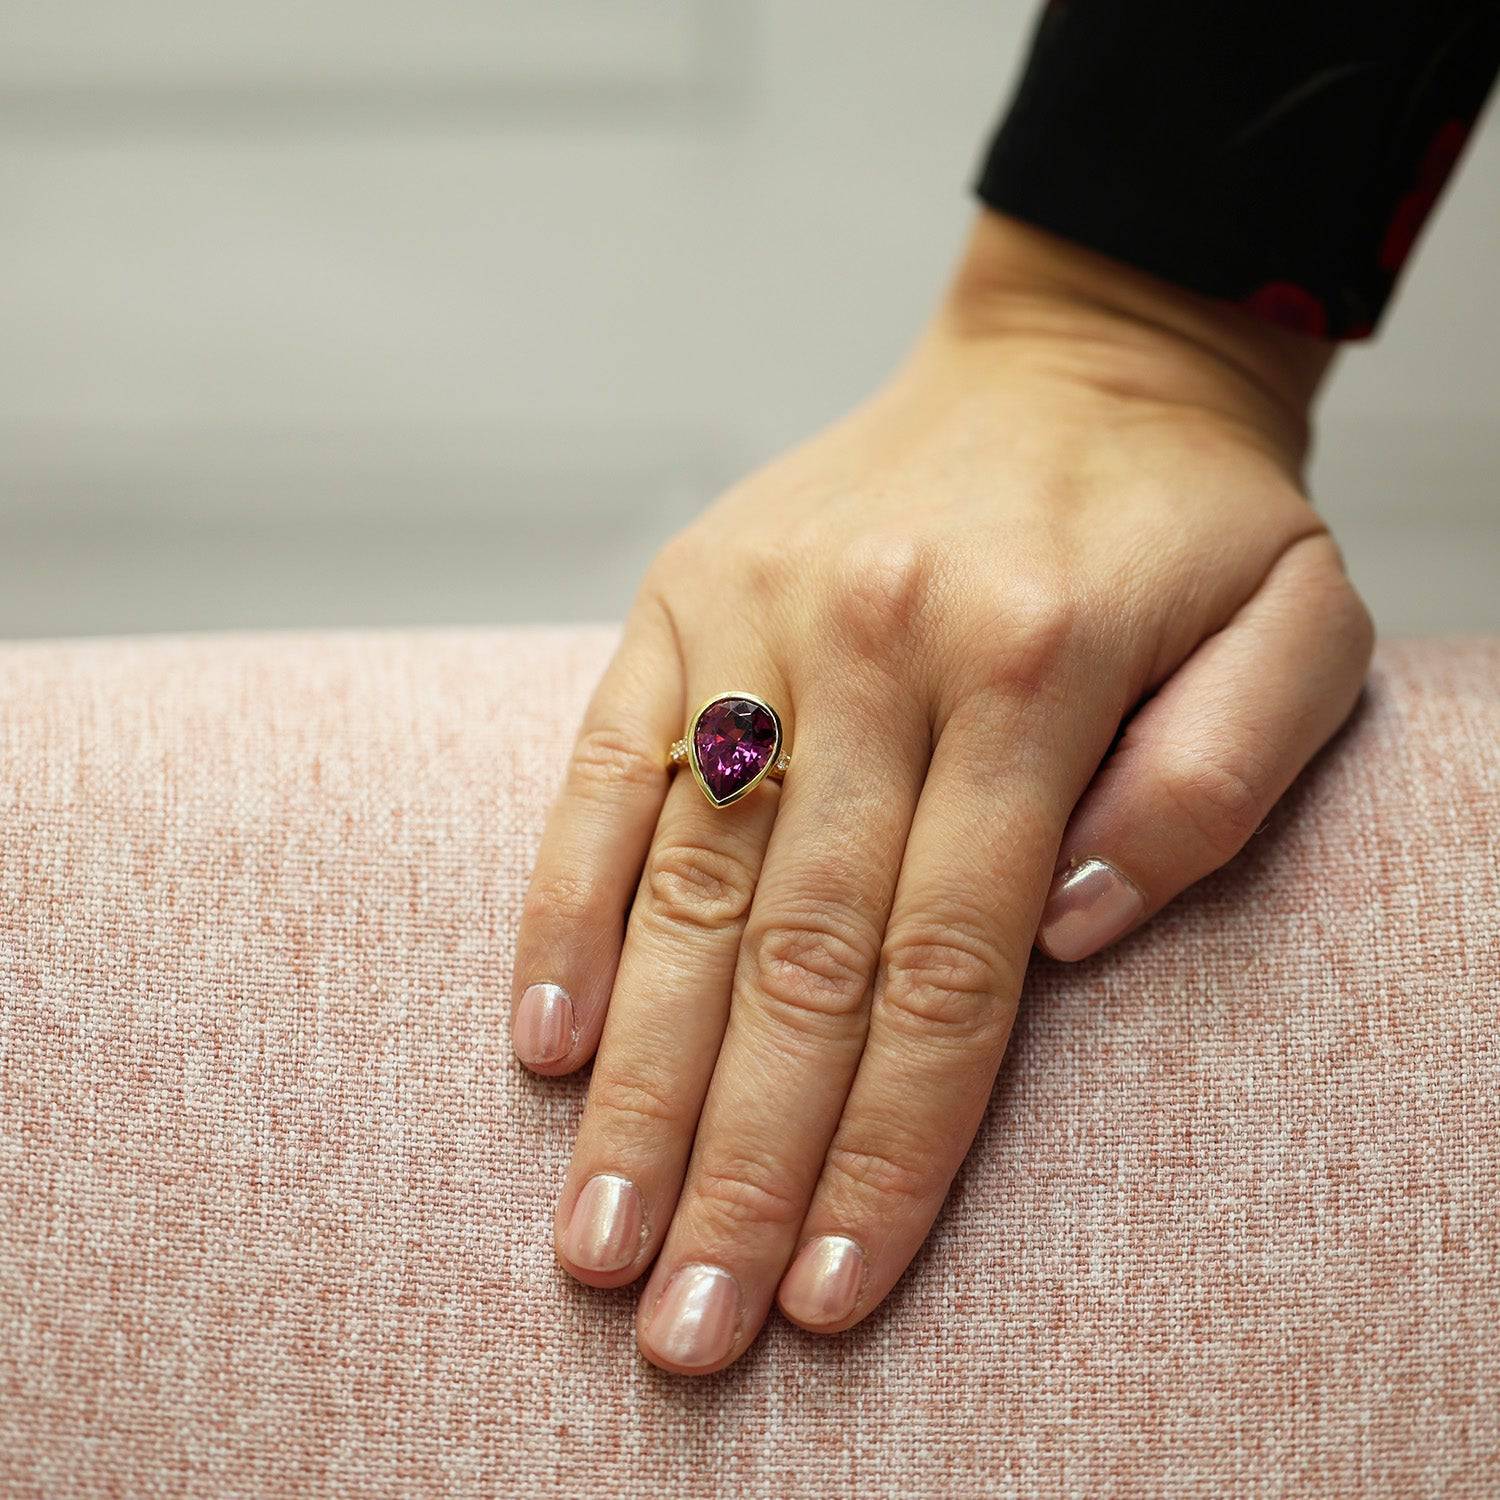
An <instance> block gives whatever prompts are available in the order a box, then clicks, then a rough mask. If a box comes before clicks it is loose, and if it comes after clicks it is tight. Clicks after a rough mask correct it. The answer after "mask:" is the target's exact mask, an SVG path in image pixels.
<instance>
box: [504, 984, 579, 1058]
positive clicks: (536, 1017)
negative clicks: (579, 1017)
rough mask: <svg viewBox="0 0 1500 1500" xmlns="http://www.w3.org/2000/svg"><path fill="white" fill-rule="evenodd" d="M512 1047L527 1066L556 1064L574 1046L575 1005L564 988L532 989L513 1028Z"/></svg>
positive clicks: (544, 986)
mask: <svg viewBox="0 0 1500 1500" xmlns="http://www.w3.org/2000/svg"><path fill="white" fill-rule="evenodd" d="M510 1044H511V1046H512V1047H514V1048H515V1050H516V1056H517V1057H519V1058H520V1059H521V1061H522V1062H523V1063H528V1064H530V1065H531V1066H533V1067H534V1066H536V1065H537V1064H538V1063H555V1062H557V1061H558V1060H559V1059H560V1058H564V1057H566V1056H567V1055H568V1052H569V1050H570V1049H571V1048H572V1046H573V1002H572V1001H571V1000H570V999H568V992H567V991H566V990H565V989H564V988H563V987H562V986H561V985H560V984H533V985H528V986H527V988H526V993H525V994H524V995H522V996H521V1003H520V1004H519V1005H518V1006H516V1015H515V1019H514V1020H513V1021H512V1022H511V1025H510Z"/></svg>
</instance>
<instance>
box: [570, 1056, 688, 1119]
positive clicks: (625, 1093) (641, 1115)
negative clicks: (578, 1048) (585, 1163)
mask: <svg viewBox="0 0 1500 1500" xmlns="http://www.w3.org/2000/svg"><path fill="white" fill-rule="evenodd" d="M588 1107H589V1109H591V1110H599V1111H601V1112H602V1113H603V1114H604V1115H605V1116H607V1117H608V1118H609V1119H611V1120H613V1121H618V1122H621V1123H624V1124H627V1125H632V1126H641V1125H646V1126H650V1127H656V1126H661V1125H669V1126H673V1127H676V1128H679V1129H684V1130H686V1129H691V1128H692V1125H693V1123H694V1120H695V1119H696V1111H695V1110H690V1108H689V1102H688V1101H687V1100H686V1099H683V1098H676V1097H674V1096H673V1095H672V1094H671V1093H670V1092H669V1091H668V1090H667V1089H666V1088H664V1087H663V1086H662V1085H661V1084H659V1083H656V1082H654V1081H652V1080H649V1079H646V1078H643V1077H639V1076H637V1077H628V1076H626V1075H625V1074H622V1073H614V1072H608V1071H602V1070H600V1069H597V1068H596V1069H595V1071H594V1076H593V1078H592V1079H591V1080H590V1082H589V1097H588Z"/></svg>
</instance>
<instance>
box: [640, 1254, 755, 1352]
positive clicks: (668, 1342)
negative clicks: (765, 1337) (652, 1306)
mask: <svg viewBox="0 0 1500 1500" xmlns="http://www.w3.org/2000/svg"><path fill="white" fill-rule="evenodd" d="M739 1316H740V1289H739V1286H738V1285H737V1284H736V1282H735V1279H734V1277H733V1276H731V1275H730V1274H729V1272H728V1271H726V1270H724V1269H723V1268H722V1267H720V1266H702V1265H692V1266H683V1267H682V1268H681V1270H679V1271H678V1272H677V1273H676V1274H675V1275H674V1276H673V1277H672V1279H671V1280H670V1281H669V1282H668V1283H667V1289H666V1291H664V1292H663V1293H662V1297H661V1301H660V1302H658V1303H657V1304H656V1311H655V1312H654V1313H652V1315H651V1321H650V1322H649V1323H648V1324H647V1325H646V1342H647V1343H648V1344H650V1345H651V1347H652V1349H653V1350H654V1351H655V1352H656V1353H657V1354H659V1355H661V1356H662V1358H663V1359H669V1360H671V1361H672V1363H673V1364H674V1365H685V1366H686V1367H687V1368H688V1369H697V1368H699V1367H701V1366H703V1365H711V1364H715V1363H716V1362H717V1361H719V1360H721V1359H723V1358H724V1356H725V1355H726V1354H728V1353H729V1350H730V1347H731V1345H732V1344H733V1343H734V1330H735V1325H736V1324H737V1323H738V1322H739Z"/></svg>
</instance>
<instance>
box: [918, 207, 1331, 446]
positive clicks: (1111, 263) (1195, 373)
mask: <svg viewBox="0 0 1500 1500" xmlns="http://www.w3.org/2000/svg"><path fill="white" fill-rule="evenodd" d="M932 334H933V336H935V337H937V338H940V339H945V340H948V339H951V340H957V341H959V342H962V343H964V344H971V345H972V344H978V345H980V346H984V345H986V344H987V343H989V342H990V341H999V342H1002V343H1006V344H1008V345H1009V346H1011V347H1013V348H1024V349H1028V350H1030V351H1032V352H1040V351H1042V350H1045V351H1046V357H1047V360H1048V363H1049V365H1050V366H1051V367H1052V368H1053V369H1057V368H1059V364H1061V367H1062V368H1064V369H1065V370H1066V371H1067V373H1069V374H1070V375H1076V376H1078V377H1079V378H1081V379H1083V380H1084V381H1085V382H1086V383H1092V384H1095V385H1099V386H1102V387H1107V388H1108V389H1109V390H1110V391H1111V392H1112V393H1114V394H1123V395H1127V396H1131V397H1136V398H1141V399H1145V400H1150V401H1155V402H1163V403H1168V404H1181V405H1185V406H1192V407H1195V408H1198V409H1201V410H1207V411H1212V412H1216V413H1217V414H1219V415H1222V416H1226V417H1229V418H1231V419H1233V420H1235V421H1237V422H1240V423H1249V424H1250V425H1251V426H1253V427H1254V428H1255V429H1256V430H1257V431H1259V432H1260V433H1261V434H1262V435H1263V436H1264V437H1266V438H1268V439H1270V440H1272V441H1273V442H1274V443H1275V444H1276V446H1277V447H1278V448H1279V449H1280V450H1282V451H1283V452H1284V453H1286V454H1287V455H1288V457H1289V458H1290V459H1291V460H1292V461H1293V462H1294V463H1300V461H1301V458H1302V456H1303V453H1304V452H1305V449H1306V447H1307V444H1308V440H1309V435H1310V421H1311V410H1312V406H1313V402H1314V400H1315V398H1316V396H1317V392H1318V389H1319V386H1320V384H1321V382H1322V380H1323V378H1324V376H1325V374H1326V373H1327V371H1328V368H1329V366H1330V365H1331V363H1332V361H1333V356H1334V354H1335V353H1336V352H1337V345H1336V344H1334V343H1331V342H1329V341H1327V340H1322V339H1315V338H1310V337H1307V336H1305V335H1302V334H1296V333H1291V332H1288V331H1287V330H1285V329H1282V328H1278V327H1276V326H1275V325H1273V324H1271V323H1268V322H1265V321H1263V320H1261V319H1258V318H1256V317H1254V316H1253V315H1251V314H1250V313H1247V312H1245V311H1243V310H1242V309H1240V308H1238V307H1236V306H1234V305H1233V304H1232V303H1228V302H1221V301H1218V300H1216V299H1214V298H1211V297H1205V296H1202V295H1200V294H1198V293H1196V292H1190V291H1186V290H1184V289H1182V288H1180V287H1176V286H1173V285H1172V284H1170V283H1168V282H1165V281H1162V280H1160V279H1159V278H1157V277H1154V276H1151V275H1148V274H1147V273H1145V272H1143V271H1138V270H1136V269H1135V268H1134V267H1132V266H1128V265H1125V264H1124V263H1122V262H1120V261H1116V260H1113V259H1111V258H1109V257H1107V256H1104V255H1100V254H1098V253H1096V252H1094V251H1092V250H1088V249H1086V248H1084V247H1083V246H1080V245H1076V244H1073V243H1072V242H1070V241H1068V240H1065V239H1062V238H1060V237H1058V236H1057V235H1053V234H1050V233H1048V232H1047V231H1045V230H1041V229H1037V228H1034V227H1033V226H1031V225H1028V224H1023V223H1021V222H1020V221H1018V220H1015V219H1010V218H1006V217H1004V216H1002V215H1000V214H996V213H994V212H993V211H991V210H988V209H986V210H983V211H982V212H981V213H980V214H979V216H978V219H977V221H976V223H975V225H974V229H973V232H972V234H971V236H970V238H969V242H968V244H967V246H966V247H965V250H964V253H963V256H962V258H961V259H960V262H959V265H958V268H957V271H956V273H955V275H954V278H953V281H952V283H951V285H950V287H949V289H948V292H947V294H946V296H945V298H944V300H943V303H942V305H941V307H940V309H939V312H938V316H937V318H936V320H935V322H934V326H933V329H932Z"/></svg>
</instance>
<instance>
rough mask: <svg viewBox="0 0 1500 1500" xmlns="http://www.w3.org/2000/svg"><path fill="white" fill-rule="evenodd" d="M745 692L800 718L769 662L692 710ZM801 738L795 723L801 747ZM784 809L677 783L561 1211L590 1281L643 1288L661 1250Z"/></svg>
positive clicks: (764, 798) (758, 790) (566, 1241)
mask: <svg viewBox="0 0 1500 1500" xmlns="http://www.w3.org/2000/svg"><path fill="white" fill-rule="evenodd" d="M742 683H743V684H753V685H754V690H755V691H756V692H757V693H758V694H760V695H761V696H764V697H765V698H766V699H767V701H769V702H771V703H772V704H773V705H775V706H776V707H777V708H778V710H782V709H784V708H786V709H789V707H790V705H788V704H787V703H786V697H785V691H784V684H782V683H781V682H780V681H779V678H778V675H777V674H776V673H774V672H773V670H772V669H771V668H770V666H769V664H768V663H767V662H766V661H765V660H764V659H757V660H754V661H739V662H728V663H721V664H719V665H718V666H715V667H714V668H712V669H711V670H707V671H704V670H700V669H692V670H691V673H690V680H689V682H688V684H687V687H688V693H687V695H686V697H687V702H688V703H689V704H691V705H693V706H694V707H696V706H697V705H698V704H700V703H702V702H703V701H704V699H705V698H706V697H707V696H708V695H709V694H710V693H715V692H722V691H724V690H725V689H726V687H732V686H733V685H735V684H742ZM791 729H792V726H791V723H790V721H789V720H788V719H787V718H786V717H785V716H783V731H784V743H785V744H787V745H788V746H790V745H791V743H792V737H791ZM665 752H666V747H665V746H663V747H662V753H663V755H664V756H665ZM780 799H781V789H780V787H779V785H778V784H777V783H776V782H774V781H772V780H771V779H770V778H769V777H766V778H765V779H763V780H762V781H761V782H760V783H759V784H758V785H757V786H756V787H755V788H754V789H753V790H752V791H751V792H750V793H749V795H748V796H745V797H743V798H741V799H740V800H739V801H737V802H733V803H731V804H729V805H727V806H724V807H715V806H712V805H711V804H710V803H709V801H708V799H707V798H706V797H705V796H704V794H703V791H702V790H701V789H700V787H699V786H698V784H697V782H696V780H695V779H694V777H693V776H692V775H691V774H689V773H688V772H686V771H683V772H681V773H680V774H678V775H677V776H675V777H674V778H673V784H672V786H671V789H670V790H669V791H668V793H667V798H666V801H665V804H664V805H663V808H662V814H661V818H660V820H659V822H658V824H657V828H656V832H655V835H654V838H653V840H652V844H651V849H650V852H649V854H648V855H647V858H646V862H645V868H644V871H643V873H642V875H641V879H640V884H639V886H638V887H637V890H636V895H635V901H634V904H633V906H632V908H631V912H630V918H629V922H628V925H627V928H626V934H625V944H624V949H623V951H622V953H621V957H620V964H619V968H618V970H617V973H616V976H615V985H614V993H613V995H612V996H611V999H610V1002H609V1011H608V1015H607V1018H606V1021H605V1027H604V1035H603V1037H602V1039H601V1041H600V1044H599V1052H598V1056H597V1058H596V1059H595V1063H594V1072H593V1077H592V1079H591V1081H590V1085H589V1095H588V1102H587V1104H586V1106H585V1109H584V1113H583V1119H582V1121H581V1122H580V1125H579V1130H578V1138H577V1141H576V1144H575V1146H574V1151H573V1159H572V1163H571V1165H570V1167H569V1170H568V1176H567V1180H566V1182H565V1184H564V1187H563V1191H562V1195H561V1197H560V1198H559V1200H558V1205H557V1213H556V1220H555V1226H554V1236H555V1242H556V1247H557V1254H558V1258H559V1260H561V1262H562V1264H563V1265H564V1267H566V1269H567V1270H568V1271H569V1272H571V1273H572V1274H573V1275H574V1276H576V1277H578V1279H579V1280H581V1281H586V1282H588V1283H589V1284H591V1285H594V1286H619V1285H622V1284H624V1283H625V1282H628V1281H631V1280H633V1279H634V1278H635V1277H636V1276H637V1275H639V1274H640V1272H641V1271H642V1270H643V1269H644V1267H645V1266H646V1265H647V1264H648V1263H649V1261H650V1259H651V1256H652V1255H653V1254H654V1253H655V1251H656V1248H657V1246H658V1245H659V1244H660V1243H661V1238H662V1235H663V1234H664V1233H665V1230H666V1226H667V1223H668V1221H669V1219H670V1218H671V1213H672V1208H673V1205H674V1203H675V1202H676V1198H677V1193H678V1190H679V1188H680V1186H681V1182H682V1175H683V1171H684V1169H685V1167H686V1164H687V1160H688V1154H689V1152H690V1150H691V1148H692V1141H693V1132H694V1129H695V1127H696V1125H697V1121H698V1113H699V1110H700V1109H701V1107H702V1103H703V1097H704V1094H705V1092H706V1091H707V1088H708V1081H709V1078H710V1076H711V1075H712V1073H713V1068H714V1059H715V1058H716V1057H717V1055H718V1051H719V1044H720V1041H721V1039H722V1037H723V1034H724V1026H725V1019H726V1016H727V1014H728V1010H729V991H730V985H731V982H732V979H733V975H734V967H735V959H736V955H737V954H738V952H739V946H740V935H741V932H742V931H743V929H744V925H745V917H746V914H747V912H748V911H749V909H750V903H751V898H752V897H753V895H754V892H755V886H756V882H757V880H758V879H759V876H760V867H761V860H762V858H763V855H764V852H765V848H766V844H767V841H768V840H769V838H770V833H771V825H772V823H773V821H774V820H775V817H776V812H777V806H778V804H779V802H780Z"/></svg>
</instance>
